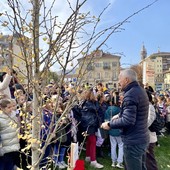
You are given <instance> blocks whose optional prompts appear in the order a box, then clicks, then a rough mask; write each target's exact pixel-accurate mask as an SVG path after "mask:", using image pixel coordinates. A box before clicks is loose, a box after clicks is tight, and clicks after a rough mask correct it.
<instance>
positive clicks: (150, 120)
mask: <svg viewBox="0 0 170 170" xmlns="http://www.w3.org/2000/svg"><path fill="white" fill-rule="evenodd" d="M155 119H156V113H155V108H154V106H153V105H152V104H149V111H148V127H149V126H151V124H152V123H153V121H154V120H155Z"/></svg>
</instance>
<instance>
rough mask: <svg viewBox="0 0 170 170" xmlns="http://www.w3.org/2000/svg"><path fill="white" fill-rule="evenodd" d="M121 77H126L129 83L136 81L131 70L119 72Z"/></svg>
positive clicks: (134, 73) (135, 75)
mask: <svg viewBox="0 0 170 170" xmlns="http://www.w3.org/2000/svg"><path fill="white" fill-rule="evenodd" d="M120 74H121V76H123V77H127V78H128V79H129V80H131V81H137V74H136V72H135V71H134V70H132V69H125V70H122V71H121V73H120Z"/></svg>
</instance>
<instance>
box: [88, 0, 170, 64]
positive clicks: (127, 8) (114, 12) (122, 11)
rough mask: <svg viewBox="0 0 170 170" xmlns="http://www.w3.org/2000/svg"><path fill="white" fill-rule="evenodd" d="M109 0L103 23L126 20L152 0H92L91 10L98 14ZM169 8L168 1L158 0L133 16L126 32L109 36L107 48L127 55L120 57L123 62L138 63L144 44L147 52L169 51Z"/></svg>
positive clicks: (126, 26) (106, 24)
mask: <svg viewBox="0 0 170 170" xmlns="http://www.w3.org/2000/svg"><path fill="white" fill-rule="evenodd" d="M109 2H110V3H111V5H110V6H109V8H108V9H107V11H106V12H105V13H104V15H103V16H102V20H103V21H102V22H103V23H101V24H102V25H103V26H108V25H111V24H114V23H117V22H120V21H122V20H124V19H125V18H127V17H128V16H130V15H131V14H133V13H134V12H136V11H138V10H139V9H141V8H143V7H145V6H147V5H148V4H150V3H152V2H153V0H110V1H109V0H93V1H92V2H90V3H91V4H88V5H90V6H91V7H90V8H91V11H92V12H94V13H95V14H97V13H99V12H100V11H101V10H102V9H103V7H105V6H106V5H107V4H108V3H109ZM169 7H170V1H169V0H158V1H157V2H156V3H155V4H153V5H152V6H151V7H149V8H147V9H145V10H144V11H142V12H140V13H139V14H137V15H135V16H133V17H132V18H130V19H129V21H130V22H129V23H125V24H124V25H123V26H122V28H124V29H125V30H124V31H122V32H119V33H115V34H113V35H112V36H111V37H110V39H109V40H108V41H107V43H106V44H107V46H108V47H107V48H105V49H104V51H105V50H106V52H110V53H123V54H124V55H125V56H122V57H121V64H123V63H126V64H127V63H128V64H136V63H139V62H140V58H141V57H140V50H141V48H142V45H143V43H144V45H145V47H146V49H147V54H148V55H150V54H152V53H156V52H158V48H159V49H160V51H161V52H170V18H169V16H170V10H169ZM126 64H123V65H124V66H125V65H126ZM128 64H127V65H128ZM123 65H122V66H123Z"/></svg>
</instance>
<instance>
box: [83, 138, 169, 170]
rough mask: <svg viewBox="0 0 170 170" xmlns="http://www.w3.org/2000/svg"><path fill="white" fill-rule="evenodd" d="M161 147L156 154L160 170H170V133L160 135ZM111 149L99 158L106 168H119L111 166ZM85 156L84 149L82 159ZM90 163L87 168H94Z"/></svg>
mask: <svg viewBox="0 0 170 170" xmlns="http://www.w3.org/2000/svg"><path fill="white" fill-rule="evenodd" d="M158 141H159V144H160V147H158V146H157V147H156V150H155V154H156V160H157V162H158V167H159V170H170V135H168V136H164V137H160V138H159V139H158ZM108 152H109V150H108V149H105V150H104V158H99V159H97V160H98V162H99V163H101V164H103V165H104V168H103V169H104V170H116V169H117V170H118V168H113V167H111V163H112V162H111V158H110V156H109V155H108ZM84 158H85V152H84V151H83V152H82V154H81V157H80V159H84ZM93 169H94V168H92V167H90V165H89V164H88V163H85V170H93Z"/></svg>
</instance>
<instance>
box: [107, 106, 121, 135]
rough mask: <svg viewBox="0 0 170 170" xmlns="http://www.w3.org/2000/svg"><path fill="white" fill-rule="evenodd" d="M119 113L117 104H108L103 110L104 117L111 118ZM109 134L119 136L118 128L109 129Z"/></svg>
mask: <svg viewBox="0 0 170 170" xmlns="http://www.w3.org/2000/svg"><path fill="white" fill-rule="evenodd" d="M118 113H120V107H118V106H109V107H108V109H107V110H106V112H105V119H106V120H111V118H112V117H113V116H115V115H117V114H118ZM109 135H111V136H120V129H110V130H109Z"/></svg>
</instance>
